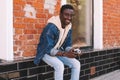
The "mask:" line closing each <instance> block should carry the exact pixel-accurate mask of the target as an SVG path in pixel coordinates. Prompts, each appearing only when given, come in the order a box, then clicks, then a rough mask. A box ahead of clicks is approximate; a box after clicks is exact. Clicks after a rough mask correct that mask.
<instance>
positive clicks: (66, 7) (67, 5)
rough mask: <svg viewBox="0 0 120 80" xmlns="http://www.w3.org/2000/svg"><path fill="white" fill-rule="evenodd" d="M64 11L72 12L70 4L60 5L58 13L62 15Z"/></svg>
mask: <svg viewBox="0 0 120 80" xmlns="http://www.w3.org/2000/svg"><path fill="white" fill-rule="evenodd" d="M65 9H72V10H74V8H73V6H72V5H70V4H65V5H62V7H61V9H60V13H62V12H63V11H64V10H65Z"/></svg>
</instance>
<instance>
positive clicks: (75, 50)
mask: <svg viewBox="0 0 120 80" xmlns="http://www.w3.org/2000/svg"><path fill="white" fill-rule="evenodd" d="M73 51H74V53H75V54H81V50H80V49H78V48H76V49H74V50H73Z"/></svg>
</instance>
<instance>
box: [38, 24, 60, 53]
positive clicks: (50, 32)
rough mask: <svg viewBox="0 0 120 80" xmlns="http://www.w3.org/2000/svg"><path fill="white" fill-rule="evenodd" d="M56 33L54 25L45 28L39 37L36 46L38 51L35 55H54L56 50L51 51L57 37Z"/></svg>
mask: <svg viewBox="0 0 120 80" xmlns="http://www.w3.org/2000/svg"><path fill="white" fill-rule="evenodd" d="M56 32H57V29H56V26H55V25H54V24H52V23H51V24H48V25H47V26H46V28H45V29H44V31H43V33H42V35H41V38H40V45H39V46H38V48H39V49H38V50H37V53H40V52H41V51H43V52H42V53H44V54H49V55H55V54H56V53H57V52H58V50H54V49H53V48H54V46H55V43H56V38H57V37H58V35H57V34H56ZM41 48H42V50H41ZM51 51H52V52H51Z"/></svg>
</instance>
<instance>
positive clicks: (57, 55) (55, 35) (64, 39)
mask: <svg viewBox="0 0 120 80" xmlns="http://www.w3.org/2000/svg"><path fill="white" fill-rule="evenodd" d="M73 15H74V8H73V7H72V6H71V5H69V4H66V5H63V6H62V7H61V9H60V15H58V16H53V17H51V18H50V19H49V20H48V22H47V25H46V27H45V28H44V30H43V32H42V34H41V37H40V42H39V44H38V47H37V54H36V57H35V59H34V63H35V64H39V63H40V60H43V61H44V62H45V63H47V64H48V65H50V66H51V67H53V68H54V71H55V72H54V80H63V74H64V65H67V66H69V67H70V68H71V79H70V80H79V76H80V62H79V61H78V60H77V59H75V57H76V56H77V55H76V53H75V52H74V48H72V29H71V27H72V24H71V21H72V17H73Z"/></svg>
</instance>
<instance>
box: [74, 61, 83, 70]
mask: <svg viewBox="0 0 120 80" xmlns="http://www.w3.org/2000/svg"><path fill="white" fill-rule="evenodd" d="M73 67H74V68H76V69H80V68H81V63H80V62H79V61H75V63H74V65H73Z"/></svg>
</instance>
